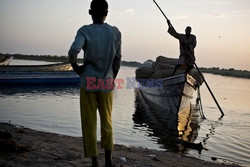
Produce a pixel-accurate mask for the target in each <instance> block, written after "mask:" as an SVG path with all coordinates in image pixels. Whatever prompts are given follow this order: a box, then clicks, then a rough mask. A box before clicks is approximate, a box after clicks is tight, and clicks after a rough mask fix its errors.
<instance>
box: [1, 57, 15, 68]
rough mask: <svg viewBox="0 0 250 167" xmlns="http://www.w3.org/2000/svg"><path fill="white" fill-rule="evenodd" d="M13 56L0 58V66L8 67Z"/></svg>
mask: <svg viewBox="0 0 250 167" xmlns="http://www.w3.org/2000/svg"><path fill="white" fill-rule="evenodd" d="M12 59H13V56H0V66H8V65H9V64H10V62H11V60H12Z"/></svg>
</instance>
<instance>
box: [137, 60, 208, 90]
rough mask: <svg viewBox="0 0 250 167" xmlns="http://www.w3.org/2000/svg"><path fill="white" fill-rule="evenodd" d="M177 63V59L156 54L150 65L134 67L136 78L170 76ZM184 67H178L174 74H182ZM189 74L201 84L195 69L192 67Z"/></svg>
mask: <svg viewBox="0 0 250 167" xmlns="http://www.w3.org/2000/svg"><path fill="white" fill-rule="evenodd" d="M176 64H178V59H174V58H167V57H164V56H158V57H157V58H156V61H155V62H153V63H152V65H147V66H142V67H140V68H138V69H136V71H135V73H136V79H137V80H138V79H159V78H167V77H170V76H171V74H172V73H173V71H174V68H175V66H176ZM184 73H185V69H182V68H179V69H178V70H177V71H176V73H175V75H179V74H184ZM189 74H190V75H192V77H193V78H194V79H196V80H197V82H198V83H199V84H200V85H201V84H202V82H203V81H202V79H201V77H200V74H199V73H198V71H197V70H196V69H192V70H191V71H190V72H189Z"/></svg>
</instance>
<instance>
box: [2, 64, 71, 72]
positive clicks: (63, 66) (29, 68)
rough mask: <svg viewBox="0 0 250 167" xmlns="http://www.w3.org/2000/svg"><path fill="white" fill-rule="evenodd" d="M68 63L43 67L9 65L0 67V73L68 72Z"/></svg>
mask: <svg viewBox="0 0 250 167" xmlns="http://www.w3.org/2000/svg"><path fill="white" fill-rule="evenodd" d="M70 70H72V67H71V64H70V63H55V64H45V65H9V66H0V72H35V71H36V72H45V71H70Z"/></svg>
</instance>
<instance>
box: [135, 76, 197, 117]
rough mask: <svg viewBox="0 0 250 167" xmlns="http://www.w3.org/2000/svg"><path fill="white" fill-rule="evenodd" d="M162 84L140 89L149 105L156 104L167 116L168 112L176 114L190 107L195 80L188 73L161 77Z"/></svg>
mask: <svg viewBox="0 0 250 167" xmlns="http://www.w3.org/2000/svg"><path fill="white" fill-rule="evenodd" d="M162 81H163V86H162V87H161V88H156V87H144V88H143V89H140V91H141V93H142V95H143V96H144V98H145V99H146V100H147V101H148V103H150V104H151V105H156V106H157V107H160V108H161V109H164V110H166V111H167V112H165V113H161V114H162V116H164V114H165V116H166V117H168V114H169V113H173V114H178V112H181V111H185V110H186V108H187V107H190V101H191V99H192V98H193V93H194V91H195V83H196V81H195V80H194V79H193V78H192V77H191V76H190V75H188V74H181V75H178V76H173V77H169V78H164V79H162Z"/></svg>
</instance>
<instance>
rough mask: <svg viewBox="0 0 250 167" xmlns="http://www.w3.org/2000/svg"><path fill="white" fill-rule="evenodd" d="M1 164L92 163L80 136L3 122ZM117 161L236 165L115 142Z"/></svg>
mask: <svg viewBox="0 0 250 167" xmlns="http://www.w3.org/2000/svg"><path fill="white" fill-rule="evenodd" d="M0 134H1V135H0V166H1V167H14V166H18V167H26V166H36V167H40V166H41V167H44V166H46V167H47V166H51V167H52V166H53V167H54V166H56V167H68V166H76V167H78V166H84V167H89V166H91V161H90V159H88V158H84V154H83V152H84V151H83V143H82V138H80V137H70V136H64V135H59V134H55V133H48V132H41V131H35V130H32V129H28V128H24V127H20V126H14V125H10V124H6V123H0ZM99 150H100V152H99V157H98V158H99V159H98V160H99V164H100V167H103V166H104V165H103V164H104V152H103V150H102V149H100V145H99ZM113 161H114V164H115V166H117V167H166V166H169V167H180V166H183V167H185V166H192V167H200V166H207V167H228V166H238V165H236V164H222V163H213V162H206V161H203V160H199V159H195V158H190V157H185V156H181V155H177V154H173V153H169V152H162V151H156V150H149V149H144V148H137V147H125V146H122V145H115V150H114V152H113Z"/></svg>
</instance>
